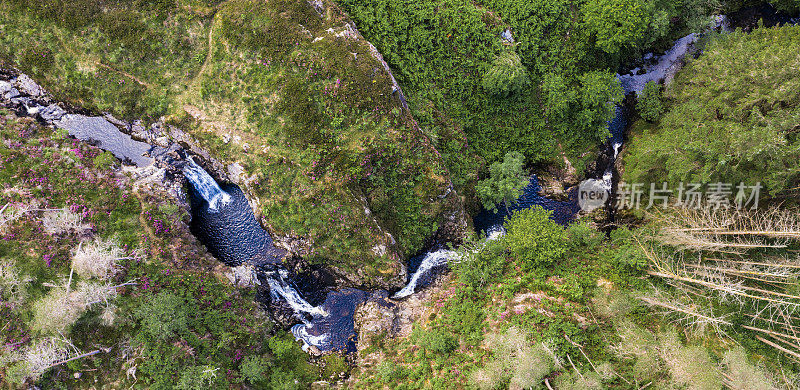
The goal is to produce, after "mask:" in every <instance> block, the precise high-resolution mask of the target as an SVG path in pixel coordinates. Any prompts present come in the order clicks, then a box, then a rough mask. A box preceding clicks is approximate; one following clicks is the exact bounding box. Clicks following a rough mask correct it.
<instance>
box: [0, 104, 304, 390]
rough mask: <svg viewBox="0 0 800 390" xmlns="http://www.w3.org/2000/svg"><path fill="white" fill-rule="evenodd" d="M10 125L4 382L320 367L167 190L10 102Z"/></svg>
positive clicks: (1, 265) (181, 382)
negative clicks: (15, 113) (229, 271)
mask: <svg viewBox="0 0 800 390" xmlns="http://www.w3.org/2000/svg"><path fill="white" fill-rule="evenodd" d="M0 137H2V138H3V140H4V141H5V142H4V143H3V144H2V145H0V157H1V158H2V161H3V164H2V165H1V166H0V181H1V182H2V183H5V184H4V187H3V188H2V190H3V191H2V195H0V208H2V211H0V235H1V236H2V240H0V297H1V298H2V305H0V322H2V324H3V326H4V328H3V331H2V332H1V333H0V343H2V344H3V346H4V347H3V348H2V350H1V351H0V372H2V373H3V376H2V379H0V385H2V386H3V387H4V388H22V387H27V386H26V384H27V385H34V384H35V385H36V386H38V387H40V388H90V387H100V386H105V387H113V388H122V387H124V388H128V387H133V388H153V389H172V388H176V389H201V388H203V389H205V388H210V387H211V388H240V387H241V386H243V385H244V384H247V385H248V386H250V385H254V384H256V383H262V382H263V383H269V384H270V386H273V387H274V388H279V387H281V386H291V387H290V388H292V387H294V388H297V387H304V386H306V385H307V384H308V383H310V382H311V381H313V380H316V379H318V378H319V374H318V371H320V370H318V369H317V367H315V366H314V365H311V364H309V363H308V362H307V360H308V357H307V355H306V354H305V353H304V352H302V351H301V350H300V348H299V346H298V345H297V344H296V343H295V342H294V340H293V339H291V338H287V337H285V336H274V333H275V331H274V329H273V324H272V323H271V322H270V321H269V320H268V319H267V318H266V316H265V315H264V314H263V312H262V311H261V309H260V308H259V307H258V304H257V303H256V302H255V292H254V291H252V290H239V289H236V288H234V287H233V286H231V285H230V283H229V281H228V279H227V278H226V277H225V276H224V275H223V274H222V272H221V271H211V270H213V269H215V267H216V266H217V264H218V263H217V261H216V260H214V259H213V258H212V257H211V256H210V255H208V254H207V252H206V251H205V249H204V248H203V247H202V246H201V245H200V244H199V243H198V242H197V241H196V239H194V237H192V236H191V234H190V233H189V231H188V228H187V227H186V226H187V225H186V224H187V222H188V215H187V214H186V213H185V212H184V211H183V209H182V208H177V207H176V206H175V205H174V204H173V203H172V202H173V201H172V199H171V198H169V196H168V195H167V194H166V193H164V192H163V191H162V190H160V189H155V190H151V189H148V188H147V187H140V188H139V189H138V190H136V191H134V190H132V186H131V179H130V178H129V177H128V176H126V175H125V174H124V173H123V172H122V171H120V170H114V169H96V168H95V163H94V162H95V161H96V160H97V157H98V156H101V155H102V154H103V153H102V152H101V151H100V150H98V149H97V148H95V147H92V146H88V145H86V144H84V143H81V142H78V141H76V140H72V139H68V138H63V137H60V136H58V135H55V134H53V133H52V131H51V130H50V129H46V128H42V127H40V126H39V125H38V124H36V122H34V121H32V120H28V119H21V120H17V119H14V118H13V117H12V116H9V115H8V113H7V112H4V111H0ZM115 165H117V166H118V164H115ZM162 210H166V211H169V212H168V213H165V212H163V211H162ZM71 358H75V359H74V360H71V361H69V362H66V363H65V361H66V360H67V359H71ZM253 362H258V367H254V364H253ZM277 366H280V369H277V368H274V367H277ZM75 374H79V375H75Z"/></svg>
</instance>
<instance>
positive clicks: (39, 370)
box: [2, 337, 80, 385]
mask: <svg viewBox="0 0 800 390" xmlns="http://www.w3.org/2000/svg"><path fill="white" fill-rule="evenodd" d="M79 354H80V352H79V351H78V350H77V349H75V347H74V346H73V345H72V343H71V342H70V341H69V340H66V339H63V338H53V337H47V338H43V339H39V340H36V341H34V342H33V343H32V344H31V345H30V346H28V347H26V348H25V349H24V350H22V351H20V352H16V353H13V354H11V355H5V356H3V360H4V361H2V363H6V362H10V363H11V364H9V365H8V366H7V367H5V369H6V373H5V374H6V375H5V377H6V378H7V379H8V380H9V381H10V382H11V383H15V384H18V385H22V384H23V383H25V381H26V380H28V379H33V380H36V379H38V378H39V377H40V376H41V375H42V374H43V373H44V372H45V371H47V369H49V368H50V367H51V366H52V365H53V364H56V363H59V362H63V361H65V360H67V359H69V358H71V357H74V356H77V355H79Z"/></svg>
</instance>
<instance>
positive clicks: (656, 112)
mask: <svg viewBox="0 0 800 390" xmlns="http://www.w3.org/2000/svg"><path fill="white" fill-rule="evenodd" d="M636 110H638V111H639V115H640V116H641V117H642V118H644V119H645V120H646V121H648V122H655V121H657V120H658V119H659V118H661V114H662V113H663V112H664V103H662V102H661V85H659V84H657V83H654V82H652V81H648V82H647V84H645V85H644V89H643V90H642V93H641V94H640V95H639V97H638V98H637V99H636Z"/></svg>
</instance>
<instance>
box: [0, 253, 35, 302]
mask: <svg viewBox="0 0 800 390" xmlns="http://www.w3.org/2000/svg"><path fill="white" fill-rule="evenodd" d="M30 280H31V279H30V278H26V277H24V276H22V275H20V274H19V272H17V270H16V269H14V267H13V266H12V265H11V264H10V263H8V262H3V263H0V300H2V301H3V302H5V303H7V304H9V305H11V307H12V308H13V307H15V306H16V305H18V304H19V303H21V302H24V301H25V298H26V296H27V294H26V291H27V289H26V286H27V283H28V282H29V281H30Z"/></svg>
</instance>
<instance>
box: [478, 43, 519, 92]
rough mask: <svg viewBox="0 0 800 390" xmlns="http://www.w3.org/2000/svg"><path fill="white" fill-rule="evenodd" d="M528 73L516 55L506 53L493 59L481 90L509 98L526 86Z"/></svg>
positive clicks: (511, 52) (510, 52) (509, 52)
mask: <svg viewBox="0 0 800 390" xmlns="http://www.w3.org/2000/svg"><path fill="white" fill-rule="evenodd" d="M529 81H530V80H529V79H528V71H527V70H526V69H525V66H524V65H522V60H521V59H520V58H519V56H518V55H517V53H515V52H513V51H506V52H504V53H503V54H500V55H499V56H497V58H495V60H494V62H493V63H492V67H491V68H489V71H487V72H486V74H485V75H484V76H483V88H484V89H485V90H486V91H487V92H489V93H491V94H493V95H498V96H509V95H513V94H514V93H517V92H519V91H520V90H522V88H525V86H526V85H528V82H529Z"/></svg>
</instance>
